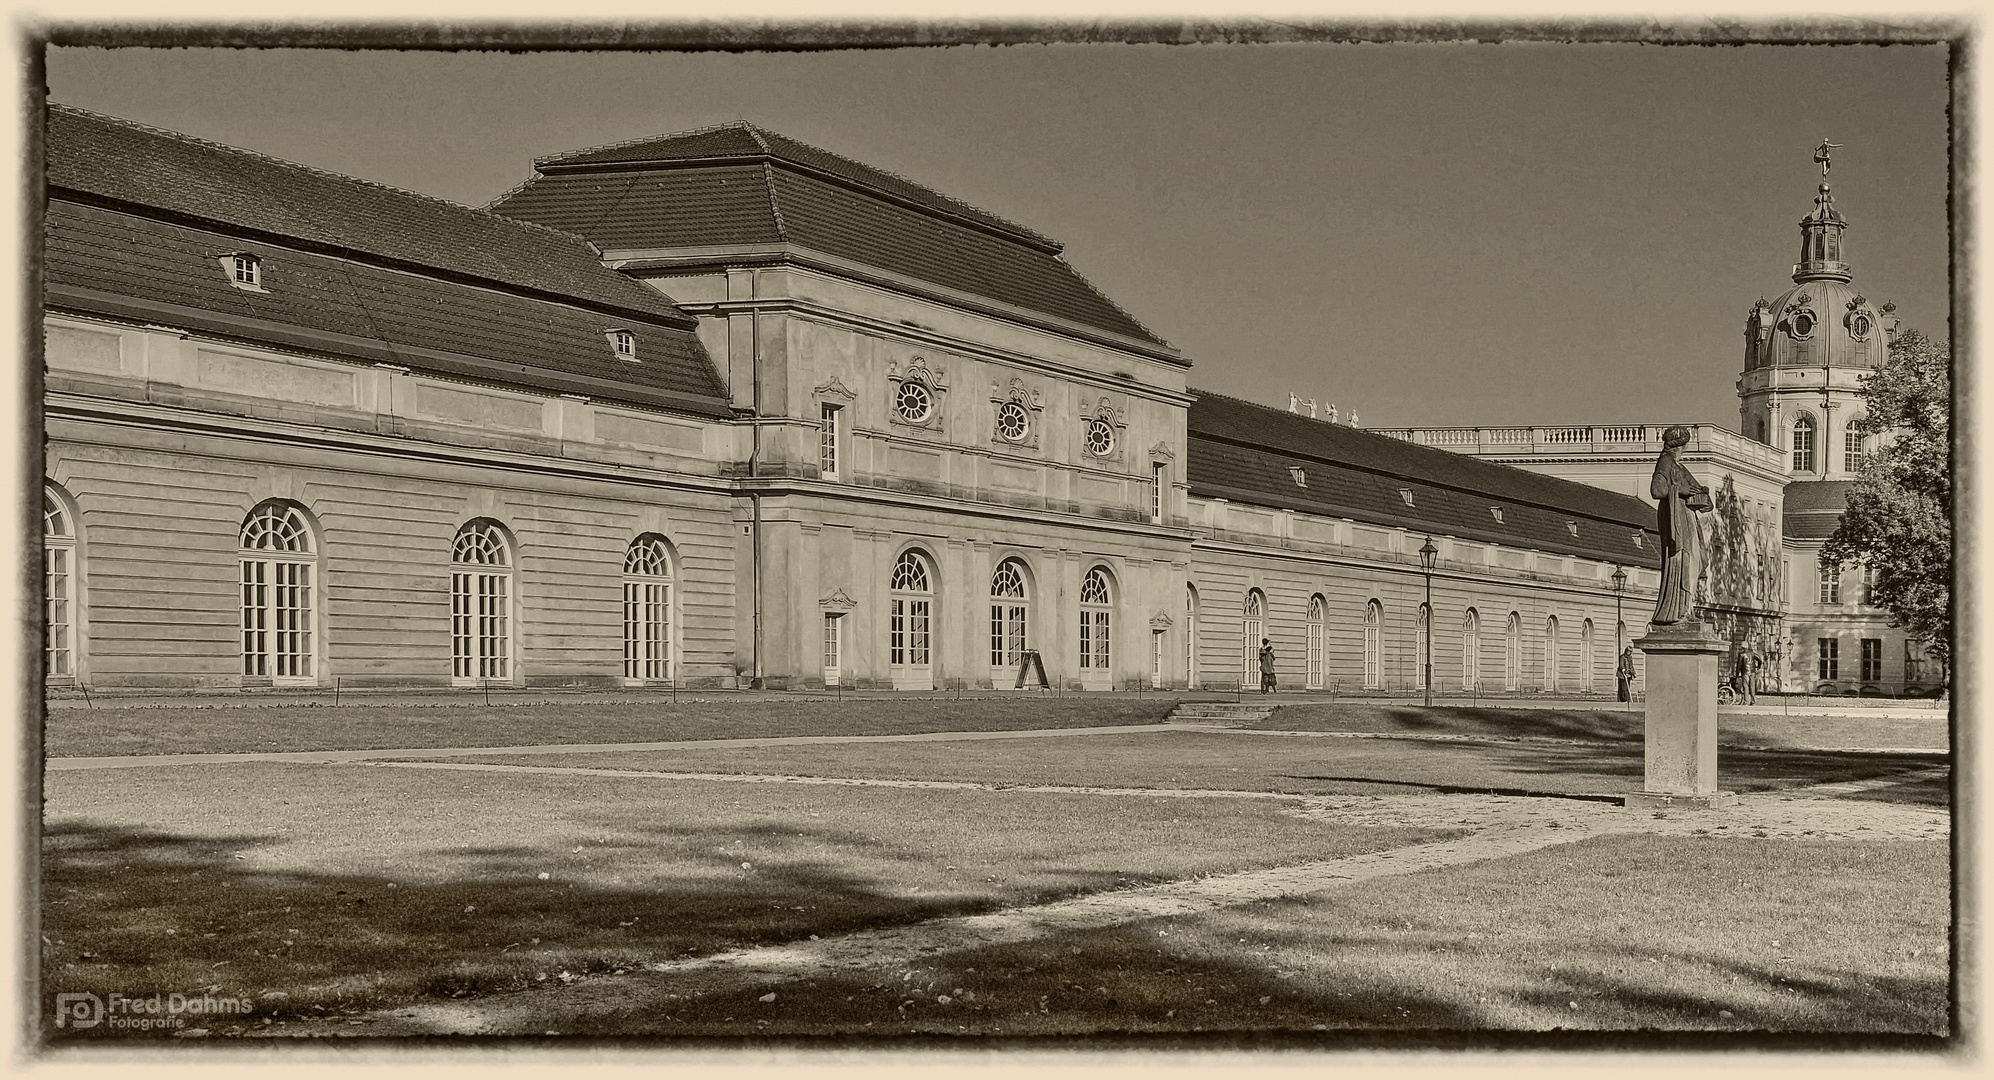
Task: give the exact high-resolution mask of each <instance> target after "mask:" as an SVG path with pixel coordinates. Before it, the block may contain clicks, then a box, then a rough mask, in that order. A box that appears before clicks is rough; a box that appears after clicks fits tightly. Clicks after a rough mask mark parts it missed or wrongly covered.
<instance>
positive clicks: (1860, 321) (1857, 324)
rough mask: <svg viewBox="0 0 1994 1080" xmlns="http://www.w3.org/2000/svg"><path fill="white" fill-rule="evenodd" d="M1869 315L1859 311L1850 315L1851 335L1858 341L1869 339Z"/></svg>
mask: <svg viewBox="0 0 1994 1080" xmlns="http://www.w3.org/2000/svg"><path fill="white" fill-rule="evenodd" d="M1869 328H1870V322H1869V316H1868V315H1866V314H1864V313H1862V312H1860V311H1858V312H1856V313H1855V314H1853V315H1851V316H1849V336H1850V337H1852V338H1854V339H1856V340H1857V341H1868V340H1869Z"/></svg>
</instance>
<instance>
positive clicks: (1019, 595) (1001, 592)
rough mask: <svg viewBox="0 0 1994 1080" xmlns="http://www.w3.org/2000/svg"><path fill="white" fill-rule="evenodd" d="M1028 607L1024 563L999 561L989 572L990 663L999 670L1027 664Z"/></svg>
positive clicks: (1009, 560) (1015, 668) (1012, 668)
mask: <svg viewBox="0 0 1994 1080" xmlns="http://www.w3.org/2000/svg"><path fill="white" fill-rule="evenodd" d="M1029 608H1030V596H1029V595H1028V594H1027V588H1026V585H1025V564H1024V563H1021V562H1019V561H1018V560H1016V559H1005V560H1004V561H1003V562H1001V563H998V564H997V571H996V573H993V574H991V575H990V666H991V667H992V668H993V669H995V670H996V671H1016V670H1018V668H1019V667H1021V666H1022V665H1023V664H1024V662H1025V649H1026V645H1025V625H1026V621H1027V618H1028V614H1029Z"/></svg>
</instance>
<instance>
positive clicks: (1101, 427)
mask: <svg viewBox="0 0 1994 1080" xmlns="http://www.w3.org/2000/svg"><path fill="white" fill-rule="evenodd" d="M1087 452H1088V453H1090V454H1092V455H1094V456H1095V457H1107V456H1108V455H1109V454H1112V453H1114V452H1115V425H1113V424H1110V423H1108V422H1107V421H1106V420H1089V421H1087Z"/></svg>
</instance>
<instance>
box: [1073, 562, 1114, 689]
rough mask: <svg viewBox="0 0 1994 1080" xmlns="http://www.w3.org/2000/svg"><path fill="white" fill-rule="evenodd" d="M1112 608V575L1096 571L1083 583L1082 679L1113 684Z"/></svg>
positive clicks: (1081, 606)
mask: <svg viewBox="0 0 1994 1080" xmlns="http://www.w3.org/2000/svg"><path fill="white" fill-rule="evenodd" d="M1112 604H1113V600H1112V599H1111V596H1110V593H1109V582H1108V571H1107V570H1106V569H1104V568H1102V567H1099V566H1097V567H1095V568H1093V569H1092V570H1089V571H1087V576H1086V577H1084V578H1081V579H1080V676H1081V678H1082V679H1083V680H1089V681H1093V682H1109V683H1111V682H1112V679H1113V675H1112V672H1111V669H1110V667H1109V660H1110V659H1111V657H1110V646H1109V641H1110V638H1111V637H1112V634H1111V629H1112V624H1111V621H1110V620H1111V614H1112Z"/></svg>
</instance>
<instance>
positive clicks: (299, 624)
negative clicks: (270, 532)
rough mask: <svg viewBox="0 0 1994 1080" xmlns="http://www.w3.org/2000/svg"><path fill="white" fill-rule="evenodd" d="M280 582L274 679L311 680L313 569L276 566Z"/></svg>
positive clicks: (276, 596) (275, 607)
mask: <svg viewBox="0 0 1994 1080" xmlns="http://www.w3.org/2000/svg"><path fill="white" fill-rule="evenodd" d="M270 569H271V571H272V574H273V576H274V577H275V578H276V581H275V582H274V583H273V584H274V586H275V593H274V595H273V596H272V599H273V600H275V601H276V603H275V604H274V605H273V610H272V612H271V615H272V616H273V617H272V620H271V621H272V622H273V623H274V624H275V625H274V626H273V627H272V629H273V630H274V631H275V633H274V634H273V637H274V639H275V640H274V641H273V642H272V644H273V646H274V649H273V650H272V651H273V652H274V653H275V654H276V655H275V657H274V658H273V659H274V660H275V661H276V668H275V670H274V671H272V672H271V674H272V675H276V676H281V677H285V678H309V677H311V673H312V568H311V567H310V566H309V565H307V564H305V563H281V562H280V563H272V564H271V567H270Z"/></svg>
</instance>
